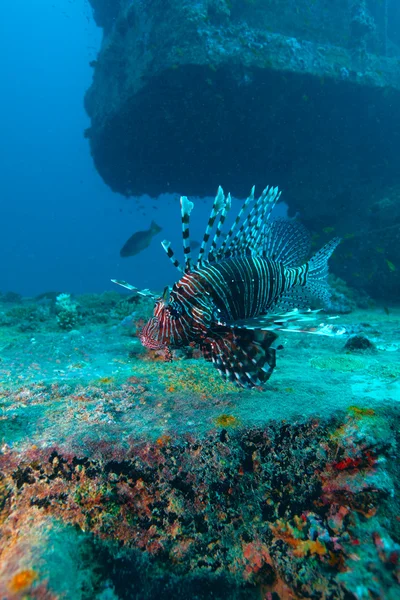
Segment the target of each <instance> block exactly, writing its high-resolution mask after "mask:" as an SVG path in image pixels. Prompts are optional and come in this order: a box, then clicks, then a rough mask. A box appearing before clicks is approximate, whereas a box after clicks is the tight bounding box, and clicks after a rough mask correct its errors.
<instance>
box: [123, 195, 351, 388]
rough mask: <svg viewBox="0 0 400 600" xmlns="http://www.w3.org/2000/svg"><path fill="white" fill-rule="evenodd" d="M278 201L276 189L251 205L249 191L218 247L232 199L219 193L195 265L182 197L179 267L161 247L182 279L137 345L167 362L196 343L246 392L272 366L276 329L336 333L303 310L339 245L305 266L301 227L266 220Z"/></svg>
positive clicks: (321, 285)
mask: <svg viewBox="0 0 400 600" xmlns="http://www.w3.org/2000/svg"><path fill="white" fill-rule="evenodd" d="M279 197H280V193H279V192H278V189H277V188H266V189H265V190H264V192H263V193H262V194H261V196H260V197H259V198H258V199H257V200H255V199H254V188H253V189H252V191H251V194H250V196H249V197H248V198H247V199H246V201H245V202H244V204H243V206H242V208H241V210H240V211H239V214H238V215H237V217H236V219H235V221H234V223H233V225H232V227H231V228H230V230H229V232H228V234H227V236H226V238H225V240H224V241H223V242H221V239H222V237H221V232H222V227H223V224H224V221H225V218H226V216H227V213H228V211H229V209H230V207H231V198H230V195H228V196H225V195H224V193H223V191H222V189H221V188H219V190H218V194H217V196H216V198H215V200H214V204H213V207H212V210H211V214H210V218H209V221H208V225H207V229H206V232H205V234H204V238H203V243H202V245H201V247H200V249H199V253H198V258H197V261H196V264H193V263H192V256H191V250H190V239H189V216H190V213H191V210H192V209H193V204H192V203H191V202H190V201H189V200H188V199H187V198H186V197H185V196H183V197H182V198H181V212H182V232H183V249H184V256H185V266H184V268H182V267H181V265H180V264H179V261H178V260H176V258H175V254H174V252H173V251H172V249H171V244H170V243H169V242H167V241H164V242H162V245H163V247H164V249H165V251H166V252H167V254H168V256H169V258H170V260H171V261H172V263H173V264H174V266H175V267H177V268H178V269H179V270H181V271H182V272H183V275H182V277H181V279H180V280H179V281H178V282H177V283H175V284H174V286H173V287H172V289H169V288H166V289H165V291H164V295H163V297H162V298H159V299H157V300H156V303H155V307H154V315H153V317H152V318H151V319H150V321H149V322H148V323H147V324H146V325H145V327H144V328H143V330H142V332H141V335H140V338H141V341H142V344H143V345H144V346H146V347H148V348H153V349H161V348H164V349H165V350H167V351H168V356H170V348H177V347H180V346H188V345H189V344H193V343H195V344H198V345H199V347H200V349H201V350H202V352H203V355H204V357H205V358H206V359H207V360H211V361H213V363H214V364H215V366H216V367H217V369H218V370H219V371H220V373H221V374H222V376H223V377H224V378H225V379H229V380H231V381H235V382H236V383H237V384H238V385H240V386H243V387H250V388H251V387H258V386H262V385H263V384H264V383H265V382H266V381H267V380H268V379H269V377H270V375H271V373H272V371H273V369H274V367H275V349H274V348H273V347H272V344H273V342H274V341H275V340H276V338H277V334H276V331H277V330H295V331H296V330H297V331H308V332H312V333H319V334H325V335H337V334H340V333H343V331H342V330H339V329H336V330H335V329H334V328H333V327H331V326H329V325H324V324H320V325H317V326H315V319H316V313H317V312H318V311H310V310H308V311H303V310H302V309H306V308H308V307H309V305H310V302H311V299H312V297H318V298H320V299H322V300H326V299H327V298H328V297H329V292H328V288H327V285H326V276H327V272H328V269H327V260H328V258H329V256H330V255H331V254H332V252H333V250H334V249H335V247H336V246H337V244H338V243H339V241H340V240H339V239H337V238H336V239H334V240H332V241H331V242H330V243H329V244H327V245H326V246H325V247H324V248H322V249H321V250H320V251H319V252H318V253H317V254H316V255H315V256H314V257H313V258H311V260H309V261H306V255H307V254H308V252H309V247H310V242H309V236H308V234H307V232H306V230H305V229H304V228H303V227H302V225H300V224H299V223H297V222H296V221H291V220H284V219H279V220H275V221H271V220H270V216H271V212H272V210H273V208H274V206H275V204H276V202H277V201H278V199H279ZM213 229H214V235H213V238H212V240H211V243H210V238H211V232H212V230H213ZM207 246H209V249H208V250H207ZM117 283H120V284H122V285H125V287H128V288H129V289H132V290H134V291H137V292H138V293H143V294H146V295H151V293H150V292H149V291H148V290H146V291H144V292H141V291H140V290H137V288H134V287H133V286H130V285H129V284H125V282H117ZM310 323H311V326H310Z"/></svg>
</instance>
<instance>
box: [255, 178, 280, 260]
mask: <svg viewBox="0 0 400 600" xmlns="http://www.w3.org/2000/svg"><path fill="white" fill-rule="evenodd" d="M281 194H282V192H280V191H279V189H278V188H277V187H275V188H271V189H270V190H269V192H268V194H267V195H266V196H265V197H264V201H263V206H262V210H261V214H260V216H259V219H258V221H259V223H258V226H257V228H256V229H257V230H255V231H254V235H253V236H252V241H253V238H254V241H253V244H254V245H255V246H256V247H257V248H259V247H260V246H262V245H263V243H264V236H265V228H266V225H267V223H268V221H269V219H270V217H271V214H272V211H273V210H274V208H275V206H276V204H277V202H278V201H279V198H280V197H281Z"/></svg>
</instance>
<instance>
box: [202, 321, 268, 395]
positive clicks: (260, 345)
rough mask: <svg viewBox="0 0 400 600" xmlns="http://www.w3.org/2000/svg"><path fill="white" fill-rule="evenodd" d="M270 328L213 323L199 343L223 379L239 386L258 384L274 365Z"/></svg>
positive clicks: (265, 377)
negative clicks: (243, 327) (244, 327)
mask: <svg viewBox="0 0 400 600" xmlns="http://www.w3.org/2000/svg"><path fill="white" fill-rule="evenodd" d="M276 338H277V335H276V333H274V332H273V331H261V330H246V329H234V328H230V327H224V326H216V327H215V328H213V329H212V330H211V332H210V335H209V337H208V338H206V339H205V340H204V342H203V344H202V345H201V349H202V351H203V355H204V357H205V358H206V360H210V361H212V362H213V364H214V366H215V367H216V368H217V369H218V371H219V372H220V374H221V375H222V377H223V378H224V379H227V380H229V381H233V382H235V383H236V384H237V385H239V386H240V387H246V388H254V387H261V386H263V384H264V383H265V382H266V381H267V380H268V379H269V378H270V377H271V374H272V371H273V370H274V368H275V364H276V359H275V349H274V348H272V347H271V344H272V343H273V342H274V341H275V340H276Z"/></svg>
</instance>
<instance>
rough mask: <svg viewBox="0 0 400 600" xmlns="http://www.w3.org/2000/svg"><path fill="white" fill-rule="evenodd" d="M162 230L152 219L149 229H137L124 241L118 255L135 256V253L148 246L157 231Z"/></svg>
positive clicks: (123, 256) (124, 256)
mask: <svg viewBox="0 0 400 600" xmlns="http://www.w3.org/2000/svg"><path fill="white" fill-rule="evenodd" d="M160 231H162V227H160V226H159V225H157V223H156V222H155V221H152V222H151V224H150V227H149V229H146V231H137V232H136V233H134V234H133V235H131V237H130V238H129V239H128V240H127V241H126V242H125V244H124V245H123V246H122V248H121V250H120V251H119V255H120V256H121V257H122V258H127V257H128V256H135V254H139V252H142V251H143V250H145V249H146V248H148V247H149V246H150V244H151V240H152V239H153V237H154V236H155V235H157V233H160Z"/></svg>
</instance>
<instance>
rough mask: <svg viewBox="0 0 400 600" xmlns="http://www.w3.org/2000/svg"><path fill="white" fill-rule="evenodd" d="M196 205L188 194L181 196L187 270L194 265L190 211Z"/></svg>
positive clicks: (184, 253)
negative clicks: (191, 248) (191, 246)
mask: <svg viewBox="0 0 400 600" xmlns="http://www.w3.org/2000/svg"><path fill="white" fill-rule="evenodd" d="M193 207H194V204H193V202H190V200H189V199H188V198H187V196H181V217H182V240H183V255H184V257H185V272H188V271H190V269H191V266H192V254H191V250H190V239H189V237H190V231H189V223H190V213H191V212H192V210H193Z"/></svg>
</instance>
